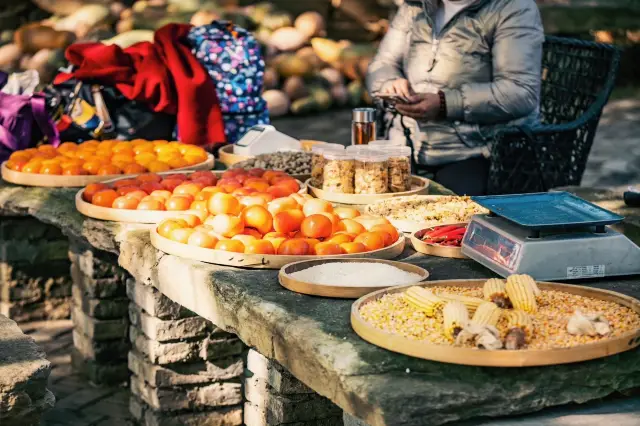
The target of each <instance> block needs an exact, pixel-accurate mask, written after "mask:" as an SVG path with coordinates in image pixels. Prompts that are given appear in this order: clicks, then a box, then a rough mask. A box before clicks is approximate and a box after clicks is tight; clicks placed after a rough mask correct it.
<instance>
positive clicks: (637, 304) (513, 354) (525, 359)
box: [351, 280, 640, 367]
mask: <svg viewBox="0 0 640 426" xmlns="http://www.w3.org/2000/svg"><path fill="white" fill-rule="evenodd" d="M485 281H486V280H446V281H430V282H428V283H423V284H419V285H420V286H422V287H426V288H429V287H438V286H455V287H481V286H482V285H483V284H484V282H485ZM407 287H410V286H401V287H393V288H388V289H384V290H379V291H376V292H375V293H371V294H368V295H366V296H364V297H362V298H360V299H358V300H357V301H355V302H354V303H353V305H352V307H351V326H352V327H353V329H354V330H355V332H356V333H357V334H358V335H359V336H360V337H362V338H363V339H364V340H366V341H367V342H369V343H372V344H374V345H376V346H380V347H381V348H385V349H388V350H390V351H393V352H398V353H402V354H405V355H409V356H413V357H416V358H423V359H428V360H431V361H439V362H446V363H451V364H462V365H474V366H484V367H532V366H540V365H555V364H567V363H572V362H580V361H587V360H590V359H595V358H602V357H606V356H609V355H613V354H616V353H619V352H624V351H627V350H629V349H633V348H635V347H636V346H638V345H640V329H638V330H634V331H632V332H628V333H626V334H624V335H622V336H619V337H615V338H611V339H605V340H601V341H598V342H596V343H589V344H585V345H580V346H576V347H572V348H562V349H548V350H526V349H523V350H514V351H510V350H499V351H487V350H481V349H473V348H461V347H455V346H449V345H434V344H429V343H423V342H420V341H417V340H412V339H407V338H405V337H403V336H400V335H398V334H392V333H387V332H384V331H382V330H379V329H377V328H375V327H373V326H372V325H370V324H369V323H368V322H367V321H365V320H364V319H363V318H362V317H361V316H360V307H361V306H362V305H363V304H365V303H367V302H369V301H371V300H375V299H377V298H379V297H382V296H383V295H385V294H391V293H398V292H403V291H405V290H406V289H407ZM538 287H539V288H540V289H541V290H559V291H563V292H566V293H572V294H577V295H581V296H587V297H591V298H595V299H600V300H606V301H610V302H615V303H618V304H620V305H623V306H626V307H628V308H629V309H632V310H633V311H635V312H637V313H639V314H640V301H638V300H637V299H634V298H632V297H629V296H625V295H624V294H620V293H616V292H613V291H608V290H601V289H597V288H591V287H583V286H577V285H569V284H558V283H543V282H540V283H538Z"/></svg>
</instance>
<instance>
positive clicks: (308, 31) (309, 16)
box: [294, 12, 326, 38]
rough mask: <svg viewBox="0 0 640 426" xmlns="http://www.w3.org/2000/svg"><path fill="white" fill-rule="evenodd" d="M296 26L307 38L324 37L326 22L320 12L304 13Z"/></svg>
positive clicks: (299, 17) (297, 20) (297, 19)
mask: <svg viewBox="0 0 640 426" xmlns="http://www.w3.org/2000/svg"><path fill="white" fill-rule="evenodd" d="M294 26H295V27H296V28H297V29H298V31H300V32H301V33H302V34H304V35H306V36H307V37H309V38H311V37H324V36H325V35H326V31H325V22H324V18H323V17H322V15H320V14H319V13H318V12H304V13H303V14H301V15H300V16H298V17H297V18H296V21H295V23H294Z"/></svg>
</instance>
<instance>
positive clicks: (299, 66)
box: [276, 54, 313, 78]
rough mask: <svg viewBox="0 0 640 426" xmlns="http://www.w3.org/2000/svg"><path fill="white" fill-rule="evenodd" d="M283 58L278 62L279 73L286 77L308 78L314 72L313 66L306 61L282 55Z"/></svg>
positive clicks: (289, 55) (290, 55)
mask: <svg viewBox="0 0 640 426" xmlns="http://www.w3.org/2000/svg"><path fill="white" fill-rule="evenodd" d="M280 56H282V57H281V58H279V59H278V60H277V64H278V65H277V68H276V69H277V70H278V73H279V74H280V75H281V76H282V77H284V78H287V77H291V76H294V75H298V76H301V77H304V76H308V75H310V74H311V73H312V72H313V67H312V66H311V64H310V63H309V62H307V61H305V60H304V59H302V58H300V57H298V56H296V55H293V54H286V55H280Z"/></svg>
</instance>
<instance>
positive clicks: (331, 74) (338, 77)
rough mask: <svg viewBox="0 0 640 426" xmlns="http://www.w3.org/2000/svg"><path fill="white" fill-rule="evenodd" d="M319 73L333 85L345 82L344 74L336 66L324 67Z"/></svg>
mask: <svg viewBox="0 0 640 426" xmlns="http://www.w3.org/2000/svg"><path fill="white" fill-rule="evenodd" d="M318 74H319V75H320V77H322V78H323V79H325V80H326V81H327V82H328V83H329V85H331V86H335V85H342V84H344V77H343V75H342V74H341V73H340V71H338V70H337V69H335V68H331V67H327V68H324V69H322V70H321V71H320V72H319V73H318Z"/></svg>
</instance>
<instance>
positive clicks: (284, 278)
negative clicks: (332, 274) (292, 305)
mask: <svg viewBox="0 0 640 426" xmlns="http://www.w3.org/2000/svg"><path fill="white" fill-rule="evenodd" d="M360 254H361V255H362V256H363V257H362V258H358V259H353V258H351V259H311V260H303V261H300V262H294V263H289V264H288V265H285V266H284V267H282V269H280V273H279V274H278V280H279V281H280V285H282V286H283V287H284V288H286V289H288V290H291V291H295V292H296V293H302V294H309V295H312V296H322V297H334V298H342V299H357V298H358V297H362V296H364V295H365V294H369V293H371V292H372V291H376V290H380V289H382V288H387V287H390V286H389V285H385V286H374V287H357V286H347V285H337V284H330V283H327V284H315V283H310V282H305V281H299V280H296V279H295V278H293V277H292V276H291V274H292V273H294V272H298V271H302V270H303V269H308V268H311V267H312V266H316V265H323V264H326V263H348V262H358V263H384V264H386V265H391V266H395V267H396V268H398V269H402V270H403V271H407V272H412V273H414V274H418V275H420V277H421V278H420V279H419V280H417V281H416V283H419V282H421V281H424V280H426V279H428V278H429V272H427V271H426V270H425V269H422V268H421V267H419V266H416V265H412V264H410V263H405V262H394V261H391V260H381V259H371V258H367V257H365V256H366V255H367V253H360ZM414 284H415V283H414Z"/></svg>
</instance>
